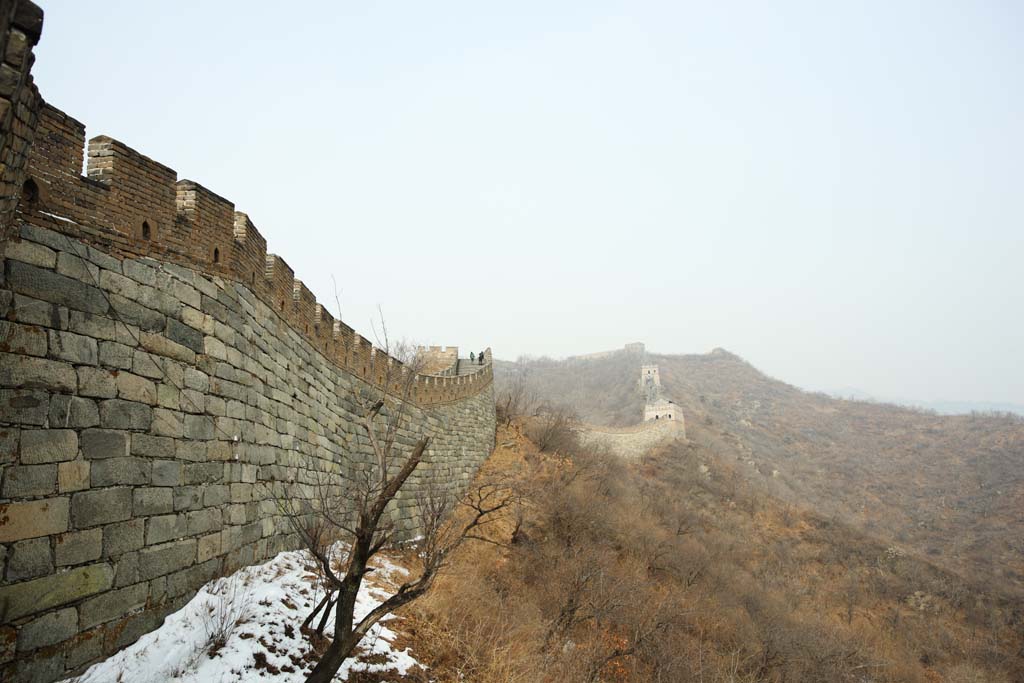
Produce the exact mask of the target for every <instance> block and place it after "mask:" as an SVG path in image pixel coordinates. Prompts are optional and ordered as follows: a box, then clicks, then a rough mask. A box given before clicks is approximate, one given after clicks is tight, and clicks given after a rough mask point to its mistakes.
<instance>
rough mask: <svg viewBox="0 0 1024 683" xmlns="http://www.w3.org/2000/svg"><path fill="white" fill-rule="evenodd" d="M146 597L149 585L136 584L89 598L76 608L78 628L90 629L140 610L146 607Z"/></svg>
mask: <svg viewBox="0 0 1024 683" xmlns="http://www.w3.org/2000/svg"><path fill="white" fill-rule="evenodd" d="M148 596H149V584H147V583H137V584H135V585H134V586H128V587H127V588H121V589H120V590H113V591H110V592H109V593H104V594H103V595H98V596H96V597H95V598H90V599H88V600H86V601H85V602H83V603H82V605H81V607H79V608H78V611H79V614H80V621H79V628H83V629H87V628H92V627H93V626H97V625H99V624H103V623H106V622H108V621H112V620H114V619H117V618H119V617H123V616H124V615H126V614H130V613H132V612H135V611H137V610H140V609H142V608H143V607H145V606H146V598H147V597H148Z"/></svg>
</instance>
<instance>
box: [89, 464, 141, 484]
mask: <svg viewBox="0 0 1024 683" xmlns="http://www.w3.org/2000/svg"><path fill="white" fill-rule="evenodd" d="M151 467H152V463H150V461H149V460H146V459H145V458H130V457H129V458H105V459H103V460H96V461H94V462H93V463H92V475H91V476H92V485H93V486H139V485H141V484H148V483H149V477H150V468H151Z"/></svg>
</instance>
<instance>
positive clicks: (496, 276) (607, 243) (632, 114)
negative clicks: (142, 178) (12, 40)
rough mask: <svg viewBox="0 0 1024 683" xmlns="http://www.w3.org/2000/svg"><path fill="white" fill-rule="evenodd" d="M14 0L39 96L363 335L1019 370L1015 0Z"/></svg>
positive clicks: (928, 393) (905, 390)
mask: <svg viewBox="0 0 1024 683" xmlns="http://www.w3.org/2000/svg"><path fill="white" fill-rule="evenodd" d="M37 1H39V2H40V4H42V5H43V7H44V9H45V11H46V21H45V26H44V29H43V37H42V41H41V44H40V46H39V47H38V48H37V50H36V54H37V61H36V66H35V71H34V73H35V75H36V82H37V84H38V85H39V87H40V89H41V91H42V93H43V96H44V97H45V98H46V99H47V101H49V102H50V103H51V104H53V105H54V106H57V107H58V108H61V109H64V110H65V111H67V112H68V113H69V114H71V115H72V116H74V117H76V118H78V119H79V120H81V121H83V122H84V123H85V124H86V126H87V135H88V136H89V137H92V136H94V135H100V134H108V135H110V136H112V137H115V138H117V139H120V140H122V141H123V142H125V143H126V144H128V145H129V146H131V147H134V148H136V149H138V150H139V151H141V152H143V153H144V154H147V155H148V156H151V157H153V158H154V159H156V160H158V161H160V162H162V163H164V164H167V165H168V166H171V167H172V168H175V169H177V171H178V175H179V178H189V179H192V180H195V181H197V182H199V183H201V184H203V185H205V186H207V187H209V188H210V189H211V190H213V191H214V192H217V193H219V194H221V195H223V196H225V197H227V198H228V199H230V200H231V201H233V202H235V204H236V208H237V209H238V210H240V211H245V212H247V213H248V214H249V215H250V217H251V218H252V220H253V222H254V223H255V224H256V226H257V227H258V228H259V230H260V231H261V232H262V233H263V234H264V235H265V236H266V238H267V240H268V242H269V248H270V250H271V251H272V252H275V253H278V254H280V255H281V256H283V257H284V259H285V260H286V261H287V262H288V263H289V264H290V265H291V266H292V267H293V268H294V269H295V272H296V275H297V276H298V277H299V278H301V279H302V280H303V281H304V282H305V283H306V284H307V286H309V287H310V288H311V289H312V290H313V291H314V292H315V293H316V295H317V297H318V298H319V300H320V301H321V302H333V298H334V296H333V286H332V282H331V277H332V276H333V277H334V278H335V279H336V280H337V283H338V287H339V288H340V289H341V290H342V307H343V312H342V313H343V318H344V319H345V320H346V322H348V323H349V324H350V325H352V326H353V327H355V328H356V330H357V331H359V332H361V333H363V334H364V335H365V336H368V337H371V338H372V333H371V318H372V317H374V316H376V306H377V305H378V304H380V305H381V306H382V307H383V309H384V313H385V316H386V318H387V321H388V325H389V328H390V329H391V332H392V333H393V334H397V335H400V336H404V337H407V338H409V339H412V340H415V341H420V342H426V343H438V344H458V345H460V346H463V347H472V348H473V349H478V348H482V347H484V346H488V345H489V346H492V347H493V348H494V352H495V354H496V355H497V356H498V357H499V358H508V359H511V358H515V357H516V356H518V355H519V354H533V355H540V354H547V355H552V356H564V355H569V354H575V353H585V352H589V351H597V350H602V349H608V348H615V347H618V346H620V345H622V344H624V343H626V342H630V341H635V340H637V341H644V342H646V343H647V346H648V349H651V350H655V351H660V352H671V353H704V352H707V351H710V350H711V349H712V348H714V347H716V346H721V347H725V348H727V349H729V350H731V351H733V352H735V353H738V354H740V355H741V356H743V357H744V358H746V359H747V360H749V361H750V362H752V363H753V364H754V365H756V366H758V367H759V368H760V369H762V370H764V371H765V372H767V373H769V374H771V375H773V376H775V377H778V378H780V379H783V380H786V381H788V382H791V383H793V384H796V385H798V386H802V387H806V388H812V389H820V388H824V389H838V388H845V387H856V388H859V389H861V390H864V391H867V392H869V393H872V394H874V395H877V396H887V397H913V398H917V399H924V400H934V399H943V398H945V399H961V400H979V401H980V400H990V401H1014V402H1018V403H1024V358H1022V354H1021V352H1022V349H1024V282H1022V280H1024V277H1022V273H1024V168H1022V165H1024V162H1022V160H1024V40H1022V39H1021V36H1022V35H1024V10H1022V9H1021V8H1022V7H1024V6H1022V5H1021V4H1019V3H1015V2H995V1H993V2H981V1H978V2H969V1H963V2H956V3H945V2H934V1H927V2H919V3H916V2H850V3H847V4H846V6H845V7H840V6H839V4H838V3H821V2H806V3H791V2H777V3H765V2H750V3H726V2H721V3H712V2H694V3H686V2H678V1H676V2H664V3H655V2H638V1H636V0H632V1H629V2H593V1H588V2H571V3H570V2H550V1H547V2H528V1H523V0H520V1H517V2H509V3H501V6H499V5H498V3H483V2H479V1H476V2H462V3H447V2H432V3H425V2H408V3H398V2H387V3H371V2H341V1H333V2H324V3H318V2H314V1H310V0H306V1H305V2H299V3H294V4H292V5H289V4H287V3H280V2H273V3H271V2H237V3H229V2H192V1H184V0H178V1H176V2H173V3H168V2H102V3H101V2H82V1H81V0H74V1H63V2H57V1H52V2H46V1H45V0H37ZM331 308H332V309H333V308H334V305H333V303H332V304H331ZM467 350H468V349H467Z"/></svg>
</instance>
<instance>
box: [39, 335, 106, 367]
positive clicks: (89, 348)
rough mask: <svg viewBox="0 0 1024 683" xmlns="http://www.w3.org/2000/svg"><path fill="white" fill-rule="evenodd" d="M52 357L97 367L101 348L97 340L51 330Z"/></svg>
mask: <svg viewBox="0 0 1024 683" xmlns="http://www.w3.org/2000/svg"><path fill="white" fill-rule="evenodd" d="M49 340H50V357H52V358H56V359H58V360H64V361H68V362H69V363H74V364H76V365H96V363H97V362H98V361H99V348H98V346H97V344H96V340H95V339H93V338H92V337H86V336H85V335H81V334H74V333H73V332H61V331H60V330H49Z"/></svg>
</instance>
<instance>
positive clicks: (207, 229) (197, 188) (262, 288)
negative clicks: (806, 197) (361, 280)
mask: <svg viewBox="0 0 1024 683" xmlns="http://www.w3.org/2000/svg"><path fill="white" fill-rule="evenodd" d="M36 139H37V143H36V144H35V145H33V146H32V148H31V149H30V150H29V153H28V162H27V173H26V177H27V178H28V179H31V180H32V182H34V183H36V185H37V186H38V187H39V188H40V196H41V200H40V201H39V202H38V203H35V204H32V205H28V204H26V203H24V202H22V203H20V204H19V206H18V209H17V210H18V215H19V217H20V218H21V219H22V220H24V221H26V222H28V223H31V224H33V225H37V226H40V227H45V228H48V229H51V230H56V231H58V232H61V233H64V234H67V235H70V236H74V237H76V238H78V239H81V240H83V241H85V242H87V243H89V244H90V245H92V246H94V247H96V248H99V249H101V250H103V251H105V252H107V253H109V254H111V255H114V256H117V257H118V258H125V257H138V256H148V257H151V258H156V259H159V260H161V261H165V262H169V263H174V264H177V265H180V266H185V267H188V268H193V269H195V270H197V271H199V272H201V273H203V274H204V275H210V276H216V277H221V278H225V279H229V280H233V281H236V282H239V283H242V284H244V285H246V286H247V287H249V288H250V289H251V291H252V292H253V293H254V294H255V295H256V296H257V297H259V298H260V299H261V300H262V301H263V302H264V303H266V304H267V305H268V306H269V307H270V308H271V309H273V310H274V311H275V312H277V313H278V314H279V315H281V317H283V318H284V319H285V320H286V321H287V322H288V323H289V325H290V326H291V327H292V328H293V329H295V331H296V332H298V333H299V334H301V335H302V336H303V337H305V338H306V339H307V341H309V342H310V343H311V344H312V345H313V346H314V347H315V348H317V349H318V350H319V351H320V352H321V353H324V354H325V355H326V356H327V357H328V358H330V360H331V361H332V362H333V363H335V364H336V365H338V366H339V367H341V368H343V369H345V370H347V371H349V372H352V373H353V374H355V375H356V376H358V377H360V378H362V379H365V380H368V381H370V382H373V383H375V384H377V385H378V386H382V385H383V384H384V383H390V380H387V382H386V379H385V378H387V377H389V375H390V373H392V372H393V371H395V370H397V368H398V367H400V366H399V365H396V363H397V362H398V361H396V360H395V359H391V360H388V358H389V357H388V356H387V354H386V353H385V352H384V351H382V350H380V349H376V348H374V347H373V345H372V344H371V343H370V342H369V341H367V340H366V339H364V338H362V337H360V336H359V335H358V334H356V333H355V332H354V331H353V330H352V328H351V327H349V326H348V325H345V324H344V323H343V322H342V321H340V320H335V319H334V318H333V316H331V315H330V313H329V312H328V310H327V309H326V307H325V306H323V305H322V304H320V303H319V302H318V301H317V300H316V298H315V296H314V295H313V293H312V292H311V291H310V290H309V288H308V287H306V286H305V284H303V282H302V281H301V280H299V279H296V277H295V272H294V271H293V270H292V268H291V267H290V266H289V265H288V264H287V263H286V262H285V261H284V259H282V258H281V257H280V256H277V255H275V254H271V253H268V252H267V241H266V239H265V238H264V237H263V236H262V235H261V234H260V232H259V230H258V229H257V228H256V226H255V225H254V224H253V222H252V220H251V219H250V218H249V216H248V215H246V214H245V213H242V212H239V211H236V210H235V206H234V204H233V203H232V202H230V201H229V200H227V199H225V198H223V197H221V196H219V195H217V194H216V193H214V192H213V191H211V190H209V189H208V188H206V187H204V186H202V185H200V184H199V183H197V182H195V181H192V180H178V178H177V173H176V172H175V171H174V170H173V169H171V168H169V167H167V166H165V165H163V164H161V163H159V162H157V161H154V160H153V159H150V158H149V157H147V156H145V155H143V154H141V153H139V152H137V151H136V150H134V149H132V148H130V147H128V146H127V145H125V144H124V143H122V142H120V141H118V140H115V139H113V138H111V137H108V136H98V137H94V138H92V139H91V140H89V141H88V142H86V136H85V126H84V125H83V124H82V123H81V122H79V121H77V120H76V119H74V118H73V117H71V116H68V115H67V114H66V113H64V112H63V111H61V110H59V109H57V108H56V107H53V106H52V105H49V104H43V105H42V106H41V108H40V115H39V123H38V126H37V128H36ZM83 150H85V153H84V154H83ZM83 160H84V161H85V166H86V169H87V171H86V175H85V176H82V175H81V168H82V164H83ZM435 349H436V350H437V353H436V354H435V353H433V352H434V351H435ZM453 354H454V355H453ZM429 357H430V358H431V360H430V362H428V364H427V366H426V367H425V368H424V370H423V371H422V373H421V375H420V376H419V377H417V378H416V380H415V386H416V389H415V391H414V398H413V400H414V401H415V402H416V403H418V404H420V405H430V404H434V403H446V402H450V401H456V400H459V399H462V398H466V397H468V396H472V395H474V394H476V393H478V392H480V391H482V390H484V389H485V388H486V387H488V386H489V385H490V383H491V381H492V379H493V370H492V367H491V361H492V358H491V355H490V349H488V350H487V351H486V353H485V359H486V362H485V363H484V364H483V365H482V366H481V368H480V370H478V371H477V372H475V373H473V374H472V375H465V376H461V377H456V376H453V375H454V372H453V371H452V370H451V368H452V367H453V366H454V364H455V362H456V361H457V359H458V350H457V348H456V347H447V348H445V347H432V348H431V354H429ZM399 372H400V371H399Z"/></svg>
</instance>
